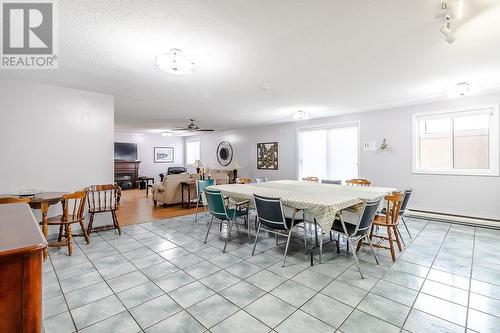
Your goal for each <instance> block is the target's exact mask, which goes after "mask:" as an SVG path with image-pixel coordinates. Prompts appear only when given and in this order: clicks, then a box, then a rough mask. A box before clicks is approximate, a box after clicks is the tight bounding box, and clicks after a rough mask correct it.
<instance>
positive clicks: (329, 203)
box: [209, 180, 396, 230]
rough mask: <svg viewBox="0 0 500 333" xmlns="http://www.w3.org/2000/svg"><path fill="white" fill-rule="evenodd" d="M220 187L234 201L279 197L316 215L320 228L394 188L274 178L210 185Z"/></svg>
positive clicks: (309, 213)
mask: <svg viewBox="0 0 500 333" xmlns="http://www.w3.org/2000/svg"><path fill="white" fill-rule="evenodd" d="M209 188H213V189H219V190H221V192H222V194H223V195H224V196H228V197H230V198H231V199H232V200H234V201H242V200H250V204H251V205H253V195H254V194H257V195H262V196H266V197H273V198H281V200H282V202H283V204H284V205H286V206H288V207H292V208H297V209H304V210H305V211H306V212H307V214H308V215H312V216H313V217H314V218H316V221H317V222H318V223H319V224H320V225H321V227H322V229H323V230H329V229H330V228H331V225H332V222H333V220H334V219H335V215H336V214H337V212H338V211H340V210H342V209H345V208H348V207H352V206H355V205H357V204H359V203H361V202H362V200H373V199H376V198H379V197H382V196H384V195H386V194H387V193H391V192H393V191H395V190H396V189H394V188H385V187H354V186H344V185H332V184H317V183H304V182H299V181H295V180H278V181H271V182H266V183H258V184H246V185H244V184H226V185H216V186H210V187H209Z"/></svg>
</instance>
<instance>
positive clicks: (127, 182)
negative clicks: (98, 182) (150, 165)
mask: <svg viewBox="0 0 500 333" xmlns="http://www.w3.org/2000/svg"><path fill="white" fill-rule="evenodd" d="M139 163H141V161H121V160H115V183H116V184H117V185H118V186H120V187H121V188H122V189H124V190H126V189H132V188H135V187H136V184H137V177H139Z"/></svg>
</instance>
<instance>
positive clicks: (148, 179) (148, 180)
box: [137, 176, 155, 196]
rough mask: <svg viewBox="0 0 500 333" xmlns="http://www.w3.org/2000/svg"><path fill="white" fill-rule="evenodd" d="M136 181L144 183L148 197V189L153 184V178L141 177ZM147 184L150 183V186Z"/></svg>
mask: <svg viewBox="0 0 500 333" xmlns="http://www.w3.org/2000/svg"><path fill="white" fill-rule="evenodd" d="M137 180H138V181H141V182H145V183H146V196H148V195H149V189H150V188H153V184H154V183H155V179H154V177H146V176H141V177H139V178H137ZM149 182H151V184H150V183H149Z"/></svg>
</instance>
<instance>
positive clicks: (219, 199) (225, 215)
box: [204, 188, 250, 253]
mask: <svg viewBox="0 0 500 333" xmlns="http://www.w3.org/2000/svg"><path fill="white" fill-rule="evenodd" d="M205 198H206V199H207V207H208V211H209V212H210V215H212V218H211V219H210V224H209V225H208V229H207V234H206V236H205V241H204V243H205V244H206V243H207V239H208V234H209V233H210V229H211V228H212V224H213V222H214V219H217V220H218V221H219V222H220V223H221V228H222V224H223V223H226V224H227V236H226V242H225V244H224V249H222V253H225V252H226V247H227V242H228V240H229V238H230V237H231V229H232V227H233V222H234V223H236V222H235V221H236V218H238V217H242V218H243V219H244V220H245V224H246V226H247V232H248V239H249V240H250V225H249V223H248V204H249V202H250V200H244V201H241V202H237V203H236V204H235V207H234V208H229V207H228V206H229V205H228V202H227V201H229V198H224V197H223V196H222V193H221V191H220V190H209V189H207V188H206V189H205Z"/></svg>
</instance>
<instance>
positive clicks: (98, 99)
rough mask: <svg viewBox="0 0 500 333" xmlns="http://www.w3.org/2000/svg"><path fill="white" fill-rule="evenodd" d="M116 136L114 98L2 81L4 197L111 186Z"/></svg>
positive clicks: (0, 189)
mask: <svg viewBox="0 0 500 333" xmlns="http://www.w3.org/2000/svg"><path fill="white" fill-rule="evenodd" d="M113 135H114V98H113V97H112V96H109V95H103V94H97V93H92V92H87V91H81V90H75V89H69V88H62V87H56V86H49V85H39V84H32V83H24V82H19V81H10V80H0V142H1V145H0V156H1V163H0V193H7V194H8V193H14V192H17V191H19V190H21V189H37V190H42V191H63V192H70V191H75V190H79V189H82V188H84V187H87V186H89V185H92V184H103V183H104V184H106V183H110V182H113ZM55 209H56V207H52V209H51V211H52V213H54V211H55Z"/></svg>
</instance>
